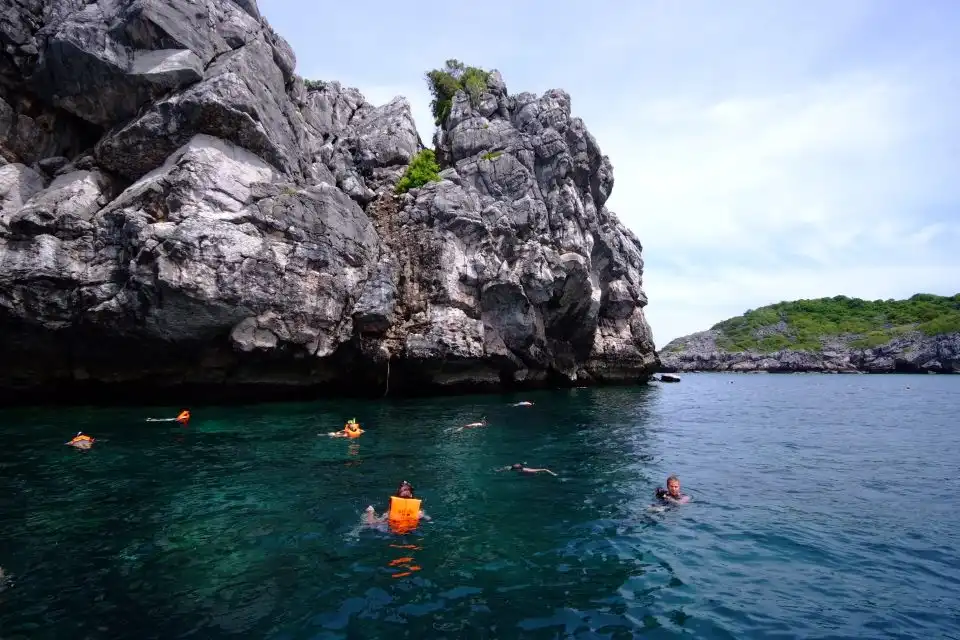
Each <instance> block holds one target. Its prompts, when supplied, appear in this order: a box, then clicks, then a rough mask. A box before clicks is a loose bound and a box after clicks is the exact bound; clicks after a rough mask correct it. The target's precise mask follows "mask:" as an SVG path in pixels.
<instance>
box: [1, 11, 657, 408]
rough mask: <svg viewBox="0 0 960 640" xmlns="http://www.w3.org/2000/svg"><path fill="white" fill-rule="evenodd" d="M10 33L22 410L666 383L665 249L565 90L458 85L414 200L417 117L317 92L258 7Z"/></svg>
mask: <svg viewBox="0 0 960 640" xmlns="http://www.w3.org/2000/svg"><path fill="white" fill-rule="evenodd" d="M0 43H2V45H3V49H4V52H3V53H2V54H0V349H2V353H3V355H4V357H3V358H2V360H0V393H2V395H3V396H4V397H6V398H7V399H12V398H25V397H46V398H49V397H50V394H51V393H52V392H58V393H64V394H68V393H70V392H73V391H76V392H83V393H91V392H93V391H96V390H100V391H104V392H105V393H106V394H108V395H116V394H119V393H122V394H131V393H136V392H143V394H144V395H147V396H150V397H161V396H164V391H165V390H170V391H171V392H173V393H175V394H185V393H187V392H188V391H189V390H195V391H200V392H202V397H205V398H211V399H212V398H214V397H217V396H218V395H228V394H241V395H243V394H250V393H255V394H257V395H266V394H268V393H272V392H275V391H277V390H282V389H288V390H289V389H294V390H300V391H305V390H310V391H311V392H321V391H331V392H340V393H347V392H366V393H374V394H377V395H382V394H383V393H385V392H386V391H387V389H388V387H389V389H390V391H391V392H394V393H405V392H429V391H437V390H440V389H477V388H499V387H501V386H511V385H520V386H524V385H535V384H547V383H558V382H559V383H567V384H590V383H604V382H634V381H643V380H645V379H647V377H648V376H649V375H650V373H651V372H653V371H655V370H656V368H657V367H658V365H659V361H658V360H657V356H656V353H655V351H654V347H653V343H652V338H651V333H650V328H649V326H648V324H647V322H646V320H645V318H644V314H643V308H644V306H645V305H646V303H647V300H646V297H645V295H644V293H643V290H642V274H643V260H642V258H641V246H640V243H639V241H638V240H637V239H636V238H635V237H634V236H633V234H631V233H630V232H629V231H628V230H627V229H625V228H624V227H623V225H621V224H620V223H619V222H618V220H617V218H616V216H615V215H614V214H613V213H611V212H609V211H608V210H607V209H606V208H605V207H604V203H605V201H606V200H607V198H608V197H609V195H610V191H611V189H612V187H613V173H612V167H611V164H610V161H609V160H608V159H607V158H606V157H605V156H603V155H602V154H601V152H600V149H599V148H598V147H597V144H596V142H595V140H594V139H593V137H592V136H591V135H590V134H589V133H588V132H587V130H586V129H585V127H584V125H583V122H582V121H580V120H579V119H578V118H574V117H572V116H571V106H570V97H569V96H568V95H567V94H566V93H564V92H563V91H559V90H554V91H550V92H547V93H546V94H545V95H543V96H541V97H536V96H533V95H531V94H525V93H524V94H519V95H515V96H511V95H509V94H508V93H507V91H506V87H505V86H504V84H503V81H502V79H501V78H500V76H499V74H497V73H494V74H492V76H491V83H490V86H489V90H488V91H487V92H486V93H484V94H483V96H482V97H481V99H480V100H479V102H477V101H470V100H468V99H466V96H465V95H463V94H462V93H461V94H458V96H457V98H456V99H455V101H454V105H453V109H452V112H451V115H450V117H449V118H448V119H447V121H446V123H445V125H444V127H443V131H442V132H441V133H440V135H439V136H438V138H439V149H438V152H439V155H440V156H441V157H443V158H445V159H446V161H447V164H448V165H449V166H448V167H447V168H446V170H445V171H444V172H443V174H442V178H443V179H442V181H439V182H434V183H430V184H429V185H427V186H425V187H423V188H421V189H416V190H413V191H411V192H409V193H407V194H405V195H404V196H402V197H399V196H394V195H393V186H394V185H395V184H396V181H397V179H398V178H399V177H400V175H401V174H402V172H403V170H404V168H405V166H406V164H407V163H408V162H409V160H410V159H411V157H412V156H413V155H414V154H415V153H416V152H417V151H418V150H419V149H421V148H422V146H423V145H422V142H421V141H420V139H419V137H418V135H417V132H416V128H415V126H414V122H413V118H412V116H411V112H410V107H409V104H408V102H407V101H406V99H404V98H402V97H398V98H396V99H394V100H393V101H392V102H390V103H389V104H387V105H384V106H380V107H376V106H374V105H371V104H369V103H368V102H367V101H366V100H365V99H364V97H363V96H362V95H360V93H359V92H357V91H356V90H354V89H349V88H344V87H342V86H341V85H340V84H339V83H336V82H326V83H319V84H316V83H311V84H310V89H308V88H307V86H306V84H305V83H304V81H303V80H302V79H301V78H299V77H298V76H296V75H295V74H294V68H295V57H294V54H293V52H292V51H291V49H290V47H289V45H288V44H287V43H286V42H285V41H284V40H283V39H282V38H280V37H279V36H278V35H277V34H276V33H274V31H273V30H272V29H271V28H270V26H269V25H268V24H267V22H266V20H265V19H264V18H263V17H262V16H261V15H260V14H259V11H258V9H257V6H256V3H255V2H254V0H242V1H241V0H233V1H229V0H204V1H201V2H196V0H111V1H110V2H108V1H106V0H100V1H95V2H91V1H88V0H13V1H12V3H6V4H5V5H4V7H3V8H2V9H0ZM388 378H389V380H388ZM175 397H185V396H184V395H175ZM244 397H251V398H252V397H254V396H251V395H245V396H244Z"/></svg>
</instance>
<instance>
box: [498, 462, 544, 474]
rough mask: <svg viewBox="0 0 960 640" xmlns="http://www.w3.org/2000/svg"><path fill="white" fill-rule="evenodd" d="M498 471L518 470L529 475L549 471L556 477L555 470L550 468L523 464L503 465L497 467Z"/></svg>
mask: <svg viewBox="0 0 960 640" xmlns="http://www.w3.org/2000/svg"><path fill="white" fill-rule="evenodd" d="M497 471H516V472H517V473H523V474H527V475H535V474H538V473H549V474H550V475H552V476H554V477H556V475H557V474H555V473H554V472H553V471H550V469H534V468H532V467H525V466H524V465H522V464H512V465H510V466H509V467H503V468H502V469H497Z"/></svg>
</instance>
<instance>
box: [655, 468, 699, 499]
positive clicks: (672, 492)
mask: <svg viewBox="0 0 960 640" xmlns="http://www.w3.org/2000/svg"><path fill="white" fill-rule="evenodd" d="M654 495H655V496H656V498H657V500H658V501H659V502H660V504H661V505H667V504H685V503H687V502H690V496H688V495H687V494H685V493H683V492H681V491H680V478H678V477H677V476H675V475H672V476H670V477H669V478H667V488H666V489H664V488H663V487H657V490H656V492H654Z"/></svg>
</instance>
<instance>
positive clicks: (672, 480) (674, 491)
mask: <svg viewBox="0 0 960 640" xmlns="http://www.w3.org/2000/svg"><path fill="white" fill-rule="evenodd" d="M667 493H668V494H670V496H671V497H674V498H679V497H680V478H678V477H677V476H670V477H669V478H667Z"/></svg>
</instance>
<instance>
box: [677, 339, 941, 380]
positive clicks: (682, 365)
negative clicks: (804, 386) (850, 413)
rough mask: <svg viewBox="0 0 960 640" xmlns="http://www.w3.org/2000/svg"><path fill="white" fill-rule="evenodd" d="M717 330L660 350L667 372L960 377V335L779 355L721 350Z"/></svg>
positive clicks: (827, 345) (833, 343)
mask: <svg viewBox="0 0 960 640" xmlns="http://www.w3.org/2000/svg"><path fill="white" fill-rule="evenodd" d="M720 338H722V334H721V332H719V331H717V330H711V331H703V332H701V333H694V334H692V335H689V336H684V337H682V338H677V339H676V340H673V341H671V342H670V343H669V344H667V345H666V346H665V347H664V348H663V350H662V351H661V352H660V358H661V363H662V365H661V366H662V369H661V370H662V371H668V372H676V371H737V372H761V371H763V372H770V373H797V372H820V373H927V372H930V373H960V333H948V334H943V335H937V336H925V335H924V334H922V333H920V332H919V331H916V332H911V333H906V334H904V335H902V336H899V337H897V338H894V339H893V340H891V341H890V342H888V343H887V344H884V345H880V346H877V347H873V348H869V349H867V348H857V347H854V346H851V344H850V343H851V342H853V341H854V339H855V338H857V336H841V337H837V338H833V339H831V340H828V341H825V342H824V344H823V350H822V351H821V352H819V353H817V352H810V351H792V350H784V351H777V352H774V353H757V352H751V351H746V352H730V351H725V350H724V349H721V348H720V347H719V346H718V345H717V340H718V339H720Z"/></svg>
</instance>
